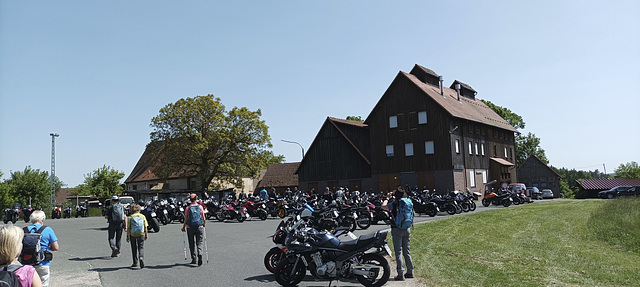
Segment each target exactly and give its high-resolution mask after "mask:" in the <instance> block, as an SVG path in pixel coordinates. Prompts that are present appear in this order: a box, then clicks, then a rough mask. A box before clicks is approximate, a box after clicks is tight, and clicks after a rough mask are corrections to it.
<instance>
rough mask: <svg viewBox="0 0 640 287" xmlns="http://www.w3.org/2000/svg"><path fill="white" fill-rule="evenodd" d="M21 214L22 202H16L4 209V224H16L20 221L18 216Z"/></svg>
mask: <svg viewBox="0 0 640 287" xmlns="http://www.w3.org/2000/svg"><path fill="white" fill-rule="evenodd" d="M19 215H20V203H16V204H14V205H13V207H11V208H7V209H5V210H4V224H7V223H9V222H11V223H13V224H15V223H16V221H18V216H19Z"/></svg>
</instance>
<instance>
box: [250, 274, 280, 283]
mask: <svg viewBox="0 0 640 287" xmlns="http://www.w3.org/2000/svg"><path fill="white" fill-rule="evenodd" d="M244 281H257V282H261V283H269V282H274V281H275V279H274V278H273V274H264V275H258V276H252V277H247V278H245V279H244Z"/></svg>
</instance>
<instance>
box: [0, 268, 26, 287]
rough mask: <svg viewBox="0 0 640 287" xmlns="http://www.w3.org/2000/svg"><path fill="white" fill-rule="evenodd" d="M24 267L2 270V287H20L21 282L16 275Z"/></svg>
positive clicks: (0, 275)
mask: <svg viewBox="0 0 640 287" xmlns="http://www.w3.org/2000/svg"><path fill="white" fill-rule="evenodd" d="M20 267H22V266H15V265H14V266H11V267H9V268H7V267H5V268H2V270H1V271H0V287H13V286H15V287H20V280H18V276H17V275H16V274H15V273H14V272H15V271H16V270H18V269H20Z"/></svg>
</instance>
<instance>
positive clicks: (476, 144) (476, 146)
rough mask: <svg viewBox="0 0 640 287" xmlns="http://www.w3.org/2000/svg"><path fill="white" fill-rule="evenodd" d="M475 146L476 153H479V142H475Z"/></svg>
mask: <svg viewBox="0 0 640 287" xmlns="http://www.w3.org/2000/svg"><path fill="white" fill-rule="evenodd" d="M475 148H476V155H479V154H480V153H479V152H478V143H475Z"/></svg>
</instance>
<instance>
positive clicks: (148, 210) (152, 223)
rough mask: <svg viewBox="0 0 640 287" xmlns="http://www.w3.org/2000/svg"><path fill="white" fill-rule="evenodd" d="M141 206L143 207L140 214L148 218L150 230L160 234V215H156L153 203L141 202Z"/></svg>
mask: <svg viewBox="0 0 640 287" xmlns="http://www.w3.org/2000/svg"><path fill="white" fill-rule="evenodd" d="M140 206H142V210H141V211H140V213H142V214H143V215H144V217H146V218H147V223H148V224H149V229H151V230H153V232H160V222H159V221H158V215H157V214H156V211H155V208H154V206H153V204H152V203H151V202H147V203H144V202H141V203H140Z"/></svg>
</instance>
